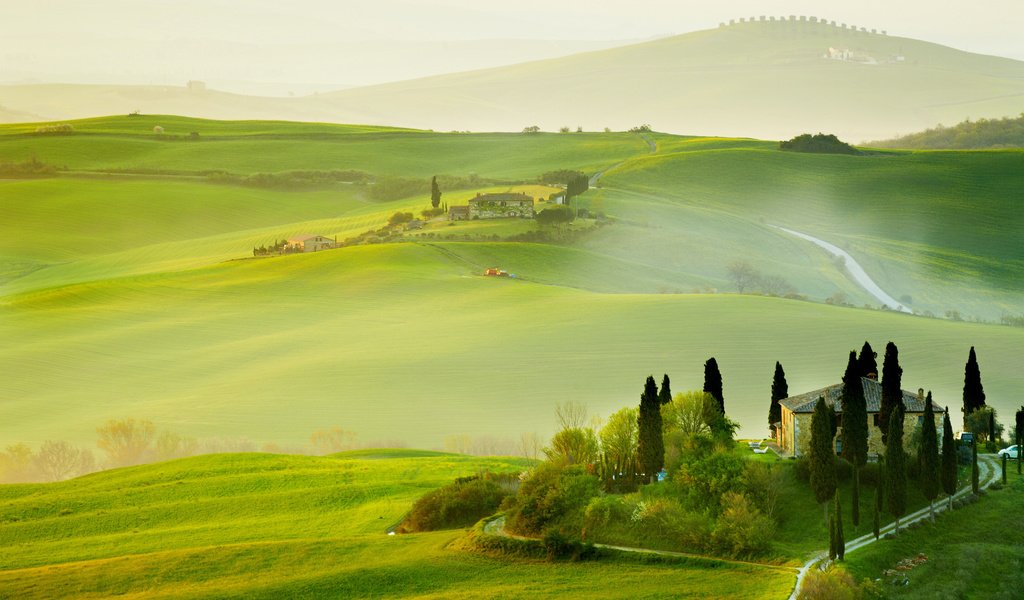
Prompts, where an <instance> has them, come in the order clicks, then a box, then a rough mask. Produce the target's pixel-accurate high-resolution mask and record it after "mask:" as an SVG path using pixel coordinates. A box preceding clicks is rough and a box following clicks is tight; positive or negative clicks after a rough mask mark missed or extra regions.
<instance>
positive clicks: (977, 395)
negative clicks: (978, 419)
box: [963, 346, 985, 429]
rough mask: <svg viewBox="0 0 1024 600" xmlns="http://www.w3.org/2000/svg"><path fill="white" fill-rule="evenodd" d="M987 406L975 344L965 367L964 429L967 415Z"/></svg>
mask: <svg viewBox="0 0 1024 600" xmlns="http://www.w3.org/2000/svg"><path fill="white" fill-rule="evenodd" d="M983 406H985V388H984V387H983V386H982V385H981V369H980V368H978V355H977V354H975V353H974V346H971V352H970V354H968V355H967V365H966V366H965V367H964V408H963V412H964V429H967V415H969V414H971V413H972V412H974V411H976V410H978V409H979V408H982V407H983Z"/></svg>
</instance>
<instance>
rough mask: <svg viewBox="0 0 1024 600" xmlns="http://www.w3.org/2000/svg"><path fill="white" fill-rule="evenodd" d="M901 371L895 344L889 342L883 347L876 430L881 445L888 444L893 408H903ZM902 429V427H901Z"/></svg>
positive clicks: (904, 408)
mask: <svg viewBox="0 0 1024 600" xmlns="http://www.w3.org/2000/svg"><path fill="white" fill-rule="evenodd" d="M902 386H903V369H902V368H901V367H900V351H899V349H898V348H896V344H894V343H892V342H889V343H888V344H886V346H885V358H884V359H882V403H881V404H882V405H881V406H880V407H879V410H878V428H879V429H881V430H882V443H883V444H888V437H889V416H890V415H891V414H892V409H893V407H896V406H899V407H900V409H901V410H906V407H905V406H903V390H902ZM901 429H902V426H901Z"/></svg>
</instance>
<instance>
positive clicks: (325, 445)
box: [309, 427, 356, 454]
mask: <svg viewBox="0 0 1024 600" xmlns="http://www.w3.org/2000/svg"><path fill="white" fill-rule="evenodd" d="M309 441H310V443H311V444H313V449H314V452H316V453H317V454H333V453H335V452H344V451H345V450H351V449H353V448H355V446H356V433H355V432H354V431H348V430H347V429H342V428H341V427H332V428H330V429H320V430H318V431H314V432H313V435H311V436H309Z"/></svg>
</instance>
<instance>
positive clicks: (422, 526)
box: [399, 475, 510, 533]
mask: <svg viewBox="0 0 1024 600" xmlns="http://www.w3.org/2000/svg"><path fill="white" fill-rule="evenodd" d="M508 495H510V492H509V491H508V490H507V489H506V488H505V487H503V486H502V485H501V484H500V482H499V480H498V478H495V477H492V476H489V475H484V476H474V477H463V478H460V479H456V480H455V482H454V483H451V484H449V485H446V486H445V487H443V488H440V489H437V490H434V491H432V492H430V493H428V494H427V495H425V496H423V497H422V498H420V499H419V500H417V501H416V503H415V504H413V507H412V511H410V512H409V516H408V517H406V519H405V521H403V522H402V525H401V527H400V528H399V531H401V532H403V533H405V532H410V531H434V530H437V529H452V528H456V527H468V526H470V525H472V524H473V523H475V522H477V521H479V520H480V519H482V518H484V517H486V516H487V515H490V514H493V513H494V512H496V511H497V510H498V506H500V505H501V502H502V500H504V499H505V497H506V496H508Z"/></svg>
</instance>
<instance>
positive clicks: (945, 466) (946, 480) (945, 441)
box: [941, 406, 957, 510]
mask: <svg viewBox="0 0 1024 600" xmlns="http://www.w3.org/2000/svg"><path fill="white" fill-rule="evenodd" d="M941 469H942V473H941V474H942V477H941V479H942V491H943V492H945V493H946V497H947V498H949V508H950V510H952V509H953V494H955V493H956V485H957V481H956V442H954V441H953V425H952V424H951V423H950V421H949V407H948V406H947V407H946V414H945V415H944V416H943V418H942V467H941Z"/></svg>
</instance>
